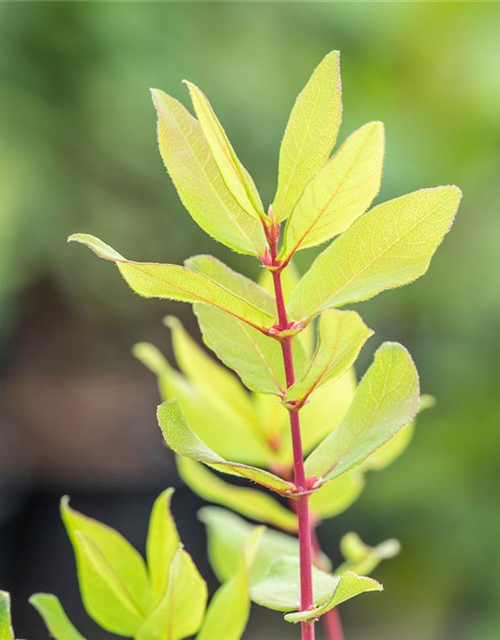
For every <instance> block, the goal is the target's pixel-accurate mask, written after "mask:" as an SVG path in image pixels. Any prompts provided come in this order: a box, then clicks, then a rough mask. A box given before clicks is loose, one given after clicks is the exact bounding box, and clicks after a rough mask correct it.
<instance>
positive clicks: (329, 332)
mask: <svg viewBox="0 0 500 640" xmlns="http://www.w3.org/2000/svg"><path fill="white" fill-rule="evenodd" d="M371 335H373V331H372V330H371V329H369V328H368V327H367V326H366V325H365V323H364V322H363V320H362V319H361V317H360V316H359V314H357V313H356V312H355V311H337V310H336V309H329V310H327V311H324V312H323V313H322V314H321V316H320V319H319V339H318V346H317V347H316V352H315V354H314V356H313V358H312V361H311V364H310V365H309V368H308V369H307V371H306V372H305V373H304V374H303V375H302V377H301V378H298V380H297V382H295V384H293V385H292V386H291V387H290V388H289V389H288V391H287V393H286V398H285V400H286V401H287V402H295V403H297V404H303V403H304V402H305V401H306V400H307V398H308V397H309V395H310V394H311V393H312V392H313V391H314V390H315V389H316V388H318V387H319V386H321V385H324V384H326V383H328V382H333V381H335V380H337V379H338V378H340V377H341V376H342V375H343V374H344V373H346V371H347V370H348V369H350V368H351V367H352V365H353V364H354V362H355V361H356V358H357V357H358V354H359V352H360V350H361V347H362V346H363V345H364V343H365V342H366V341H367V340H368V338H369V337H370V336H371Z"/></svg>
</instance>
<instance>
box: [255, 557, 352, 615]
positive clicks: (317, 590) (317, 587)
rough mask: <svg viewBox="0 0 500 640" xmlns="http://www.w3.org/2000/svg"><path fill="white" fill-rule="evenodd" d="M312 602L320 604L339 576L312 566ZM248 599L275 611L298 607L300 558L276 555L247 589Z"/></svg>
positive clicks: (332, 588) (335, 584)
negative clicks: (262, 573)
mask: <svg viewBox="0 0 500 640" xmlns="http://www.w3.org/2000/svg"><path fill="white" fill-rule="evenodd" d="M312 577H313V593H314V604H320V603H322V602H324V601H325V600H326V599H327V598H330V596H331V595H332V594H333V593H334V591H335V589H336V588H337V586H338V584H339V582H340V578H339V577H338V576H332V575H330V574H328V573H325V572H324V571H320V569H316V567H313V571H312ZM250 594H251V597H252V600H253V601H254V602H256V603H257V604H260V605H261V606H263V607H267V608H268V609H274V610H275V611H294V610H295V609H298V608H299V607H300V562H299V559H298V558H292V557H290V556H279V557H277V558H275V559H274V560H273V562H272V563H271V566H270V567H269V569H268V571H267V572H266V574H265V575H264V577H263V578H262V580H260V581H259V582H257V584H254V585H252V587H251V589H250Z"/></svg>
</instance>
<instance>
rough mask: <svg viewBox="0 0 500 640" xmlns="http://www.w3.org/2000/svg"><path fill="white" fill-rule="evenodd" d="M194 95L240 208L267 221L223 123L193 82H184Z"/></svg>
mask: <svg viewBox="0 0 500 640" xmlns="http://www.w3.org/2000/svg"><path fill="white" fill-rule="evenodd" d="M184 82H185V83H186V85H187V87H188V89H189V93H190V94H191V99H192V101H193V107H194V110H195V112H196V116H197V117H198V121H199V123H200V125H201V128H202V130H203V133H204V134H205V138H206V140H207V142H208V145H209V147H210V150H211V152H212V156H213V158H214V160H215V162H216V163H217V166H218V167H219V170H220V173H221V175H222V178H223V180H224V182H225V183H226V185H227V187H228V189H229V191H230V192H231V194H232V195H233V196H234V198H235V200H236V201H237V202H238V204H239V205H240V207H241V208H242V209H243V210H244V211H246V213H248V214H249V215H250V216H252V217H256V216H257V215H258V216H261V217H264V216H265V214H264V211H263V210H262V202H261V200H260V196H259V193H258V191H257V188H256V187H255V184H254V182H253V180H252V178H251V177H250V175H249V174H248V172H247V170H246V169H245V167H243V165H242V164H241V162H240V161H239V160H238V158H237V156H236V154H235V152H234V149H233V147H232V146H231V143H230V142H229V140H228V138H227V136H226V133H225V131H224V129H223V128H222V125H221V123H220V122H219V120H218V119H217V116H216V115H215V113H214V110H213V109H212V106H211V104H210V102H209V101H208V99H207V97H206V95H205V94H204V93H203V92H202V91H201V90H200V89H199V88H198V87H197V86H196V85H194V84H193V83H192V82H188V81H187V80H185V81H184Z"/></svg>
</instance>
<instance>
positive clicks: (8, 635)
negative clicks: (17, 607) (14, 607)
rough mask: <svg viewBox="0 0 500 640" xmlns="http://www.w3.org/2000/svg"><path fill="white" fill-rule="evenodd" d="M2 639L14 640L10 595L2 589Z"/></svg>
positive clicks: (0, 628)
mask: <svg viewBox="0 0 500 640" xmlns="http://www.w3.org/2000/svg"><path fill="white" fill-rule="evenodd" d="M0 640H14V631H13V630H12V620H11V617H10V595H9V594H8V593H7V592H6V591H0Z"/></svg>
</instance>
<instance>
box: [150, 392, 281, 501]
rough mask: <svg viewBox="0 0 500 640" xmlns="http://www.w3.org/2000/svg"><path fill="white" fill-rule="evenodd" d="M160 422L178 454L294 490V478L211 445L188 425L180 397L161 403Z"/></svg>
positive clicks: (276, 488)
mask: <svg viewBox="0 0 500 640" xmlns="http://www.w3.org/2000/svg"><path fill="white" fill-rule="evenodd" d="M158 423H159V425H160V428H161V430H162V433H163V437H164V438H165V442H166V443H167V444H168V446H169V447H170V448H171V449H172V450H173V451H175V452H176V453H177V454H179V455H181V456H186V457H187V458H192V459H193V460H197V461H198V462H203V463H204V464H207V465H208V466H210V467H213V468H214V469H217V470H218V471H221V472H222V473H228V474H229V475H233V476H240V477H242V478H247V479H248V480H252V481H253V482H257V483H258V484H261V485H262V486H264V487H267V488H268V489H271V490H272V491H276V493H280V494H281V495H289V494H291V493H293V492H294V485H293V484H292V483H291V482H287V481H286V480H283V479H282V478H280V477H278V476H276V475H274V474H273V473H269V472H268V471H264V470H263V469H258V468H257V467H252V466H249V465H245V464H242V463H241V462H230V461H228V460H225V459H224V458H222V456H220V455H219V454H218V453H216V452H215V451H213V450H212V449H210V447H208V446H207V445H206V444H205V443H204V442H203V441H202V440H201V439H200V438H199V437H198V436H197V435H196V434H195V433H194V431H193V430H192V429H191V428H190V427H189V425H188V423H187V422H186V420H185V418H184V415H183V414H182V410H181V408H180V406H179V403H178V401H177V400H171V401H167V402H164V403H163V404H161V405H160V406H159V407H158Z"/></svg>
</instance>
